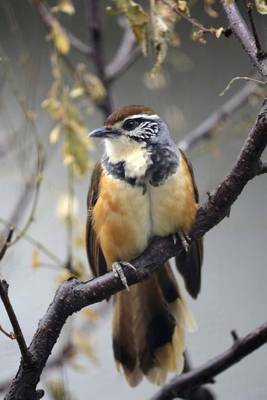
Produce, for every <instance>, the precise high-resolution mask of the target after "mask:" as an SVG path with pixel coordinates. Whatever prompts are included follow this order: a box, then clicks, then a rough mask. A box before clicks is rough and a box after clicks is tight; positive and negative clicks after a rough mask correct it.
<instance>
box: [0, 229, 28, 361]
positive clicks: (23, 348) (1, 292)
mask: <svg viewBox="0 0 267 400" xmlns="http://www.w3.org/2000/svg"><path fill="white" fill-rule="evenodd" d="M13 232H14V229H13V228H10V230H9V233H8V235H7V238H6V240H5V243H4V245H3V247H2V249H1V250H0V261H2V259H3V258H4V256H5V254H6V251H7V249H8V247H9V245H10V243H11V239H12V235H13ZM0 297H1V300H2V302H3V304H4V307H5V309H6V312H7V315H8V317H9V320H10V322H11V325H12V327H13V330H14V337H15V339H16V340H17V342H18V345H19V349H20V352H21V356H22V363H23V364H24V365H27V366H29V364H30V361H31V358H30V354H29V352H28V349H27V345H26V342H25V339H24V336H23V334H22V331H21V328H20V325H19V323H18V320H17V317H16V314H15V312H14V309H13V307H12V305H11V303H10V300H9V297H8V283H7V282H6V281H4V280H2V279H0ZM1 331H2V332H4V333H6V332H5V331H3V329H1ZM7 336H9V337H10V335H7Z"/></svg>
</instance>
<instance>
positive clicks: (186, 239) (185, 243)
mask: <svg viewBox="0 0 267 400" xmlns="http://www.w3.org/2000/svg"><path fill="white" fill-rule="evenodd" d="M177 237H178V238H179V239H180V241H181V242H182V246H183V248H184V251H185V252H186V253H188V251H189V247H190V244H191V238H190V237H189V236H188V235H187V234H186V233H184V232H183V231H178V232H177V233H175V234H174V235H173V242H174V244H176V243H177Z"/></svg>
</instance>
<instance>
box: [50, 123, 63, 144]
mask: <svg viewBox="0 0 267 400" xmlns="http://www.w3.org/2000/svg"><path fill="white" fill-rule="evenodd" d="M60 129H61V125H60V124H57V125H56V126H55V127H54V128H53V129H52V131H51V132H50V134H49V140H50V143H52V144H54V143H56V142H57V141H58V138H59V133H60Z"/></svg>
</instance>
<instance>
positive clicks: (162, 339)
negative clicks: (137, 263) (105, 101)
mask: <svg viewBox="0 0 267 400" xmlns="http://www.w3.org/2000/svg"><path fill="white" fill-rule="evenodd" d="M89 136H90V137H92V138H96V139H103V141H104V147H105V151H104V154H103V157H102V158H101V160H100V161H98V162H97V163H96V165H95V167H94V170H93V172H92V177H91V184H90V188H89V191H88V197H87V223H86V250H87V256H88V260H89V264H90V267H91V270H92V273H93V275H94V276H95V277H97V276H100V275H103V274H105V273H106V272H108V271H112V270H113V271H114V272H115V273H116V272H117V273H118V274H117V275H119V276H120V277H121V278H122V280H123V281H124V283H125V286H127V282H126V280H125V279H124V278H125V276H123V266H124V265H125V264H128V263H130V261H131V260H132V259H134V258H135V257H137V256H139V255H140V254H141V253H142V252H143V251H144V250H145V249H146V248H147V246H148V245H149V243H150V242H151V240H152V238H153V237H154V236H162V237H164V236H167V235H173V238H174V240H175V238H177V234H178V235H179V237H180V238H182V241H183V243H184V249H183V251H182V252H181V253H180V254H179V255H178V256H177V257H176V265H177V268H178V270H179V271H180V273H181V274H182V276H183V278H184V281H185V287H186V289H187V290H188V292H189V293H190V294H191V295H192V297H194V298H196V297H197V295H198V293H199V291H200V286H201V266H202V259H203V243H202V240H201V239H200V240H196V241H191V242H190V241H189V240H187V239H188V233H189V232H190V229H191V228H192V226H193V224H194V222H195V219H196V214H197V209H198V191H197V187H196V184H195V178H194V174H193V170H192V167H191V164H190V162H189V161H188V159H187V158H186V156H185V154H184V153H183V151H182V150H180V149H179V148H178V147H177V145H176V144H175V143H174V141H173V140H172V138H171V135H170V132H169V129H168V126H167V124H166V123H165V122H164V120H163V119H162V118H161V117H160V116H159V115H158V114H157V113H156V112H155V111H153V110H152V109H151V108H150V107H147V106H144V105H129V106H124V107H121V108H120V109H118V110H117V111H114V112H112V113H111V114H110V115H109V116H108V118H107V119H106V121H105V124H104V126H103V127H101V128H97V129H95V130H93V131H92V132H91V133H90V134H89ZM113 299H114V300H113V320H112V343H113V353H114V358H115V362H116V366H117V368H118V370H119V371H122V372H123V373H124V376H125V378H126V380H127V382H128V384H129V385H130V386H136V385H137V384H138V383H139V382H140V381H141V380H142V379H143V377H146V378H147V379H148V380H149V381H151V382H152V383H155V384H158V385H162V384H163V383H164V382H165V380H166V377H167V375H168V373H170V372H176V373H181V372H182V370H183V366H184V355H183V354H184V350H185V331H186V330H190V329H192V328H194V325H195V322H194V318H193V317H192V314H191V312H190V310H189V308H188V306H187V305H186V302H185V300H184V296H183V294H182V292H181V290H180V287H179V286H178V283H177V279H176V277H175V274H174V272H173V270H172V269H171V266H170V264H169V262H166V263H165V264H164V265H162V266H161V267H160V268H158V269H157V270H156V271H155V272H154V273H153V274H152V275H151V276H150V277H149V278H148V279H147V280H145V281H143V282H140V283H138V284H135V285H133V286H131V288H130V290H129V291H127V290H122V291H121V292H118V293H117V294H115V295H114V296H113Z"/></svg>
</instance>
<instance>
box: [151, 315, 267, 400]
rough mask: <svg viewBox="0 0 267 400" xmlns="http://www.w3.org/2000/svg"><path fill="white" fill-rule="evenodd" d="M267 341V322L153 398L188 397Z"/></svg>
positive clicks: (165, 399)
mask: <svg viewBox="0 0 267 400" xmlns="http://www.w3.org/2000/svg"><path fill="white" fill-rule="evenodd" d="M266 342H267V323H265V324H263V325H262V326H260V327H259V328H257V329H255V330H254V331H252V332H250V333H249V334H248V335H247V336H245V337H244V338H242V339H237V340H235V342H234V344H233V345H232V346H231V347H230V348H229V349H228V350H226V351H225V352H224V353H222V354H220V355H219V356H217V357H214V358H212V359H211V360H210V361H208V362H207V363H205V364H204V365H202V366H201V367H199V368H195V369H194V370H193V371H189V372H186V373H184V374H183V375H181V376H180V377H178V378H175V379H173V380H172V381H171V382H170V383H169V384H167V385H165V386H164V387H163V388H162V389H161V390H160V391H159V392H158V393H157V394H156V395H154V396H153V397H152V398H151V400H171V399H174V398H177V397H181V398H186V396H188V395H190V393H192V392H193V391H194V390H195V388H197V387H199V386H200V385H204V384H206V383H210V381H211V380H212V379H213V378H214V377H215V376H216V375H218V374H220V373H222V372H223V371H225V370H226V369H228V368H230V367H231V366H232V365H234V364H236V363H238V362H239V361H240V360H242V359H243V358H244V357H246V356H247V355H249V354H250V353H252V352H253V351H255V350H257V349H258V348H259V347H261V346H262V345H264V344H265V343H266Z"/></svg>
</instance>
